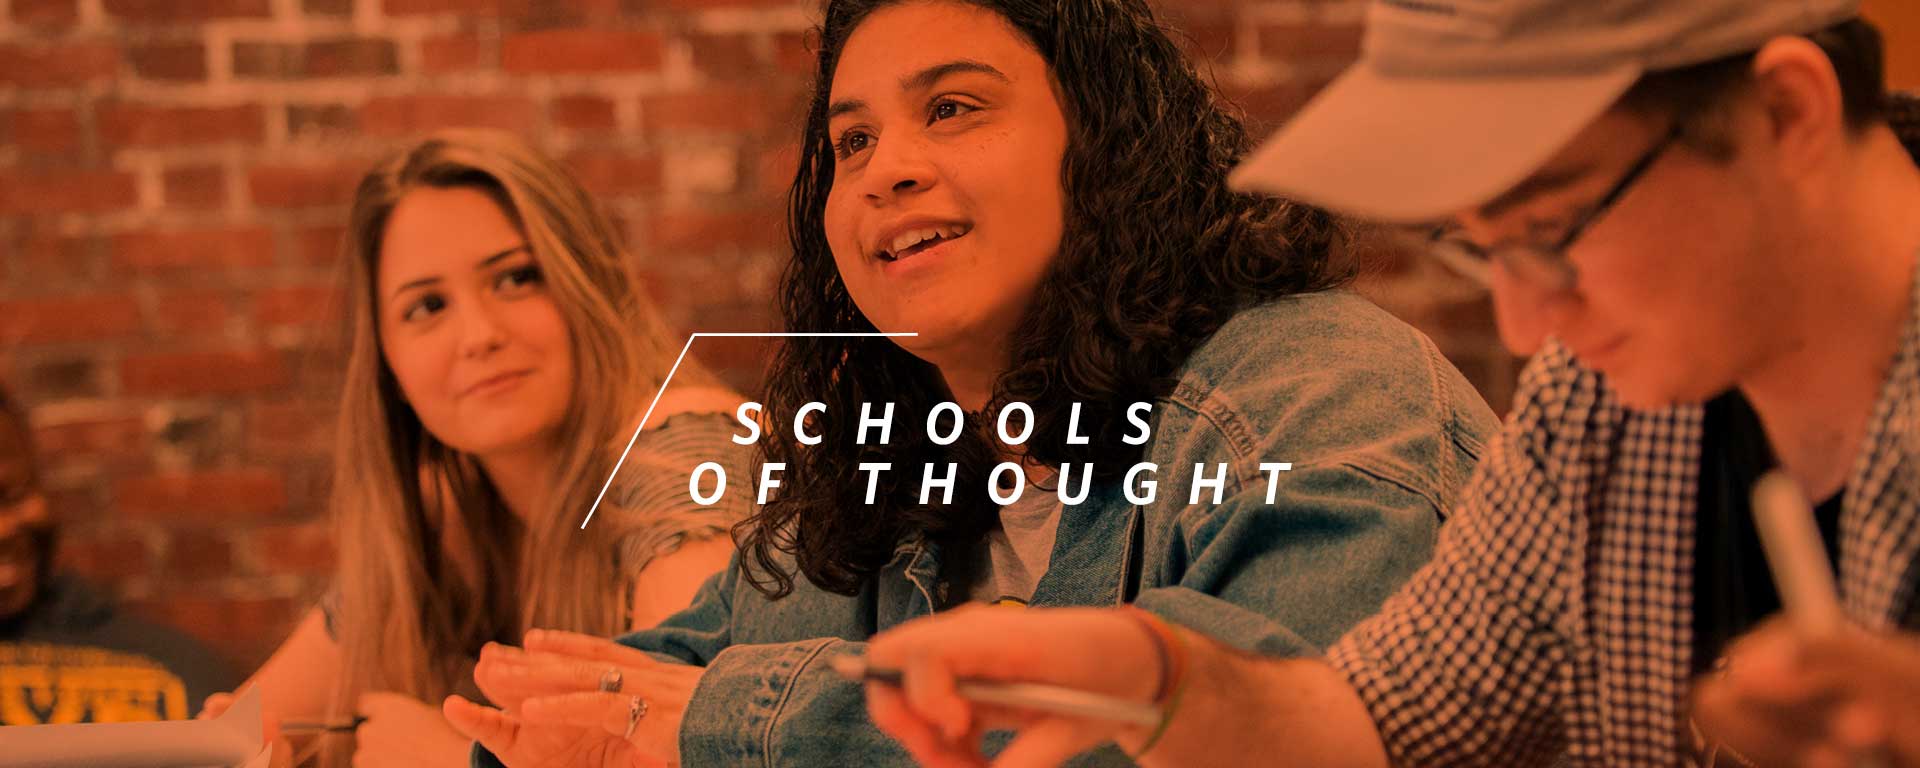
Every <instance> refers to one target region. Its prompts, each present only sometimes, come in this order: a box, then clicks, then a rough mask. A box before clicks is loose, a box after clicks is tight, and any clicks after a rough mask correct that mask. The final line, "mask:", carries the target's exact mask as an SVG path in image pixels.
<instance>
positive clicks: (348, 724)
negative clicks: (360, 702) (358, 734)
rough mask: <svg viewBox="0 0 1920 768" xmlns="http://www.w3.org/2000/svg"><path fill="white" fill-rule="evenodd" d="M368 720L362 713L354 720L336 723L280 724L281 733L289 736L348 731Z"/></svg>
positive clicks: (355, 716) (354, 717)
mask: <svg viewBox="0 0 1920 768" xmlns="http://www.w3.org/2000/svg"><path fill="white" fill-rule="evenodd" d="M366 721H367V718H366V717H364V716H362V715H354V716H353V719H352V720H347V721H342V722H336V723H325V722H290V723H282V724H281V725H280V733H282V734H284V735H288V736H297V735H303V734H309V733H347V732H350V731H353V730H355V729H357V728H359V727H360V724H361V723H364V722H366Z"/></svg>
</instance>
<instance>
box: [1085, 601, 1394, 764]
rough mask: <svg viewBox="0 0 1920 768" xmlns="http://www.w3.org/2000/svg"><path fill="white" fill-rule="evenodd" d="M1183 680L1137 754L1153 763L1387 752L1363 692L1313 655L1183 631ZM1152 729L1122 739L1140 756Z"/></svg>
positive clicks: (1364, 758) (1382, 758)
mask: <svg viewBox="0 0 1920 768" xmlns="http://www.w3.org/2000/svg"><path fill="white" fill-rule="evenodd" d="M1181 635H1182V639H1183V641H1184V645H1185V647H1186V654H1187V659H1188V661H1187V663H1188V668H1187V672H1186V674H1187V675H1188V678H1187V680H1186V683H1185V690H1184V691H1183V692H1182V693H1181V697H1180V701H1179V703H1178V708H1177V709H1176V711H1175V712H1174V717H1173V720H1172V722H1171V723H1170V724H1169V725H1168V727H1167V731H1166V733H1165V734H1164V735H1162V736H1161V738H1160V741H1159V742H1158V743H1157V744H1154V745H1153V747H1152V749H1151V750H1150V751H1148V752H1147V754H1145V755H1143V756H1142V757H1141V764H1142V765H1145V766H1149V768H1153V767H1156V766H1179V767H1180V768H1188V767H1189V766H1239V765H1246V764H1247V762H1248V757H1249V756H1250V755H1259V756H1260V761H1259V762H1262V763H1273V764H1284V765H1315V766H1349V767H1351V768H1361V767H1363V766H1364V767H1365V768H1385V766H1386V765H1387V756H1386V750H1385V748H1384V747H1383V746H1382V745H1381V741H1380V735H1379V731H1378V730H1377V729H1376V727H1375V726H1374V723H1373V718H1372V716H1371V715H1369V714H1368V712H1367V708H1366V705H1365V704H1364V703H1363V702H1362V701H1361V700H1360V696H1359V694H1358V693H1356V692H1355V691H1354V690H1353V687H1352V686H1350V685H1348V683H1347V681H1346V679H1345V678H1343V677H1341V675H1340V674H1339V673H1338V672H1337V671H1335V670H1334V669H1333V668H1332V667H1330V666H1328V665H1327V664H1326V663H1325V662H1323V661H1320V660H1318V659H1288V660H1277V659H1267V658H1261V657H1256V656H1249V655H1246V654H1243V653H1240V652H1238V651H1235V650H1233V649H1231V648H1229V647H1227V646H1225V645H1221V644H1220V643H1217V642H1214V641H1212V640H1208V639H1206V638H1205V637H1203V636H1201V635H1198V634H1195V633H1193V632H1185V631H1183V632H1182V633H1181ZM1148 735H1149V734H1147V733H1144V732H1137V733H1129V734H1126V735H1124V736H1122V737H1121V738H1120V739H1119V742H1120V745H1121V746H1122V747H1123V748H1125V749H1126V751H1127V752H1128V753H1129V754H1139V750H1140V748H1141V747H1143V746H1146V745H1145V741H1146V739H1147V737H1148Z"/></svg>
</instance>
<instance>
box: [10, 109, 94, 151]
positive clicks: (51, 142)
mask: <svg viewBox="0 0 1920 768" xmlns="http://www.w3.org/2000/svg"><path fill="white" fill-rule="evenodd" d="M12 122H13V136H12V141H13V144H14V145H15V146H17V147H19V148H21V149H23V150H26V151H28V152H31V153H33V154H49V155H68V154H73V153H75V152H77V151H79V149H80V116H79V114H78V113H76V112H75V111H74V110H72V109H68V108H64V107H49V108H44V109H17V110H14V112H13V120H12Z"/></svg>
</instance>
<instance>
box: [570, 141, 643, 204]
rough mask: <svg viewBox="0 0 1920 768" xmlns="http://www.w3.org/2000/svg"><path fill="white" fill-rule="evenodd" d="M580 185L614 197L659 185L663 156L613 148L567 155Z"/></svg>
mask: <svg viewBox="0 0 1920 768" xmlns="http://www.w3.org/2000/svg"><path fill="white" fill-rule="evenodd" d="M566 165H567V167H568V168H570V169H572V170H573V174H574V178H576V179H578V180H579V181H580V186H582V187H585V188H586V190H587V191H588V192H590V193H592V194H593V195H595V196H601V197H612V196H619V195H629V194H634V193H645V192H654V191H658V190H659V189H660V182H661V164H660V158H659V157H657V156H655V155H652V154H646V153H634V152H618V151H612V150H587V151H581V152H575V153H573V154H570V155H568V156H567V158H566Z"/></svg>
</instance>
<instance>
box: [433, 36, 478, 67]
mask: <svg viewBox="0 0 1920 768" xmlns="http://www.w3.org/2000/svg"><path fill="white" fill-rule="evenodd" d="M478 66H480V39H479V38H477V37H474V36H472V35H453V36H449V37H435V38H430V39H426V40H422V41H420V69H421V70H422V71H424V72H426V73H428V74H440V73H444V72H464V71H466V70H470V69H474V68H476V67H478Z"/></svg>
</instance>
